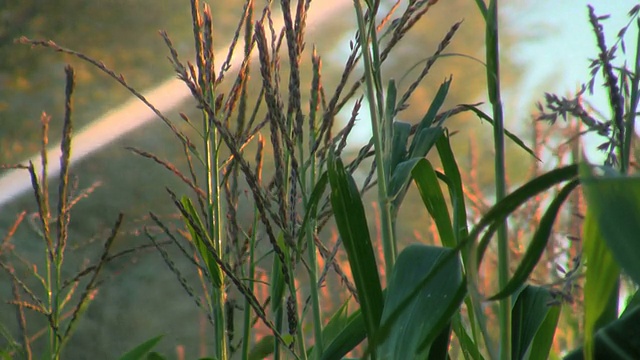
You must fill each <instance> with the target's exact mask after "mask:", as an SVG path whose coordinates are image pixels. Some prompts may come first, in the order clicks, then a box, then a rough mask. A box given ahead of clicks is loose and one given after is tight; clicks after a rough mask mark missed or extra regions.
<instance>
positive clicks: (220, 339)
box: [203, 84, 228, 360]
mask: <svg viewBox="0 0 640 360" xmlns="http://www.w3.org/2000/svg"><path fill="white" fill-rule="evenodd" d="M207 86H209V89H208V92H209V99H210V103H211V104H214V101H213V100H214V99H215V96H214V90H213V84H207ZM214 106H215V105H214ZM214 111H215V110H214ZM211 116H215V114H208V113H207V112H206V111H205V112H204V116H203V127H204V147H205V162H206V172H207V174H206V177H207V211H208V214H207V215H208V216H207V217H208V224H207V225H208V228H209V236H210V238H211V239H212V241H213V244H212V245H213V247H214V248H215V249H216V251H217V252H218V254H220V257H221V258H223V257H224V253H223V250H224V247H223V244H222V217H221V209H220V186H221V184H220V178H219V176H218V168H219V154H218V153H219V151H218V150H219V148H218V131H217V129H215V127H212V126H211V123H212V122H211V119H210V117H211ZM210 276H214V275H213V274H210ZM221 279H222V282H221V285H220V287H219V288H213V289H212V297H213V299H212V305H213V309H212V311H213V319H214V321H215V334H214V336H215V346H216V350H215V351H216V356H217V358H218V359H221V360H226V359H227V358H228V354H227V334H226V331H225V325H226V324H225V316H224V302H225V291H224V273H221Z"/></svg>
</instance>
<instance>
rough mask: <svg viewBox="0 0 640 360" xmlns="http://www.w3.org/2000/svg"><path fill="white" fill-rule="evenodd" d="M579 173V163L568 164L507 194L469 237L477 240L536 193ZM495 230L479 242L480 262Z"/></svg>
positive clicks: (570, 178)
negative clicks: (482, 233) (485, 230)
mask: <svg viewBox="0 0 640 360" xmlns="http://www.w3.org/2000/svg"><path fill="white" fill-rule="evenodd" d="M577 175H578V166H577V165H568V166H565V167H561V168H558V169H554V170H551V171H549V172H548V173H546V174H543V175H540V176H538V177H536V178H535V179H533V180H531V181H529V182H528V183H526V184H524V185H522V186H521V187H519V188H518V189H516V190H515V191H514V192H512V193H511V194H509V195H507V196H506V197H505V198H504V199H502V200H501V201H500V202H499V203H497V204H495V205H494V206H493V207H492V208H491V209H489V211H488V212H487V213H486V214H485V215H484V216H483V217H482V218H481V219H480V221H479V222H478V224H477V225H476V226H475V227H474V228H473V230H472V232H471V233H470V234H469V237H470V238H471V239H472V240H474V241H475V239H476V238H477V237H478V235H479V234H480V233H481V232H482V231H483V230H484V229H485V228H487V227H488V226H489V225H495V224H500V223H502V222H503V221H505V220H506V218H507V217H508V216H509V215H510V214H511V213H512V212H514V211H515V210H516V209H517V208H518V207H520V206H521V205H522V204H524V203H525V202H527V201H528V200H529V199H532V198H533V197H535V196H536V195H538V194H540V193H541V192H543V191H546V190H547V189H549V188H551V187H553V186H555V185H557V184H560V183H562V182H564V181H568V180H572V179H574V178H575V177H576V176H577ZM494 232H495V226H492V227H490V228H489V230H487V232H486V233H485V235H484V236H483V239H482V241H480V243H479V244H478V250H477V253H476V254H477V255H476V261H477V262H478V264H480V261H481V260H482V257H483V256H484V251H485V250H486V248H487V246H488V244H489V241H490V240H491V236H492V235H493V233H494Z"/></svg>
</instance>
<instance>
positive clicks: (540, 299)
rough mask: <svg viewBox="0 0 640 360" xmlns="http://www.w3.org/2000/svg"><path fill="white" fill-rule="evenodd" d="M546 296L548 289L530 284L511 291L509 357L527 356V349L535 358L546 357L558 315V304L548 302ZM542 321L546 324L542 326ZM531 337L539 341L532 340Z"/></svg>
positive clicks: (521, 357) (548, 295) (548, 296)
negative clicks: (515, 293)
mask: <svg viewBox="0 0 640 360" xmlns="http://www.w3.org/2000/svg"><path fill="white" fill-rule="evenodd" d="M549 299H551V294H550V293H549V290H547V289H545V288H542V287H538V286H531V285H527V286H525V287H524V288H523V289H522V291H520V292H518V294H517V295H514V300H515V301H514V302H513V308H512V310H511V314H512V317H511V324H512V333H511V344H512V352H511V359H514V360H516V359H527V352H528V351H529V349H531V354H532V355H534V354H535V357H536V358H539V359H547V357H548V354H549V350H550V349H551V343H552V340H553V335H554V334H555V329H556V324H557V322H558V317H559V315H560V307H559V306H549V305H548V304H547V302H548V301H549ZM547 318H548V319H547ZM547 320H548V321H547ZM543 324H544V325H546V326H545V327H544V328H543ZM538 335H540V336H538ZM534 341H538V343H537V344H534ZM543 345H544V346H543Z"/></svg>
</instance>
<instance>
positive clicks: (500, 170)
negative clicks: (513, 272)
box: [486, 0, 511, 360]
mask: <svg viewBox="0 0 640 360" xmlns="http://www.w3.org/2000/svg"><path fill="white" fill-rule="evenodd" d="M486 51H487V54H486V56H487V85H488V90H489V99H490V101H491V105H492V109H493V140H494V150H495V164H494V165H495V186H496V202H499V201H500V200H502V199H504V197H505V196H506V193H507V190H506V171H505V150H504V147H505V146H504V116H503V109H502V100H501V97H500V49H499V38H498V0H491V3H490V4H489V8H488V9H487V16H486ZM497 236H498V284H499V287H500V288H504V287H505V286H506V284H507V283H508V281H509V238H508V231H507V223H506V221H505V222H503V223H502V225H501V226H500V227H499V228H498V231H497ZM499 307H500V309H499V313H498V317H499V325H500V359H504V360H507V359H509V358H510V357H511V299H510V297H507V298H504V299H502V300H500V304H499Z"/></svg>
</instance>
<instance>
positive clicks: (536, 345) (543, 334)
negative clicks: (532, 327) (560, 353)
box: [528, 306, 561, 360]
mask: <svg viewBox="0 0 640 360" xmlns="http://www.w3.org/2000/svg"><path fill="white" fill-rule="evenodd" d="M560 311H561V308H560V307H559V306H553V307H550V309H549V311H548V312H547V316H546V317H545V318H544V321H543V322H542V324H541V325H540V328H539V329H538V333H537V334H536V336H535V337H534V338H533V342H532V343H531V346H530V348H531V352H530V354H529V359H528V360H547V359H549V358H551V355H555V354H553V353H551V346H552V345H553V337H554V335H555V332H556V328H557V327H558V319H559V318H560ZM554 358H557V355H555V357H554Z"/></svg>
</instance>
